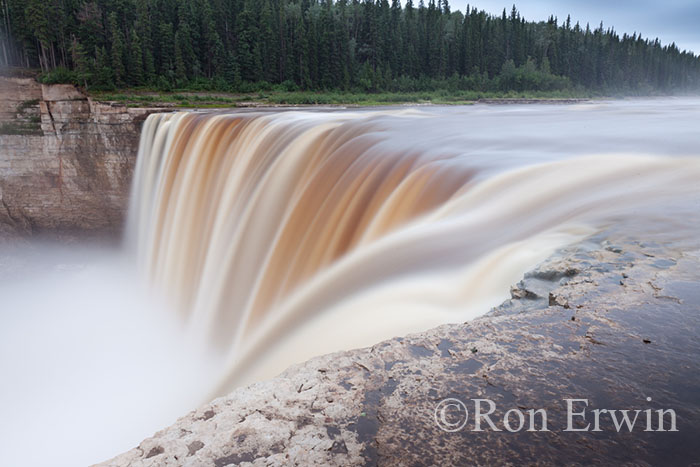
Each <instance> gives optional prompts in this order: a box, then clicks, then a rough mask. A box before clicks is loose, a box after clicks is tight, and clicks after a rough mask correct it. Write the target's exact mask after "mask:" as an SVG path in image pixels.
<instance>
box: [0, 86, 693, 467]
mask: <svg viewBox="0 0 700 467" xmlns="http://www.w3.org/2000/svg"><path fill="white" fill-rule="evenodd" d="M699 121H700V100H696V99H695V100H693V99H673V100H671V99H665V100H639V101H617V102H596V103H581V104H575V105H529V106H528V105H503V106H499V105H475V106H468V107H423V108H400V109H388V110H352V111H351V110H334V111H318V110H316V111H298V110H296V111H279V112H269V111H266V112H237V113H236V112H225V113H224V112H206V113H202V112H181V113H172V114H160V115H152V116H151V117H149V119H148V120H147V121H146V122H145V124H144V127H143V131H142V137H141V144H140V149H139V156H138V162H137V167H136V172H135V178H134V185H133V192H132V198H131V206H130V210H129V221H128V226H127V231H126V240H125V244H124V246H123V247H120V248H118V249H114V248H111V249H109V248H97V247H89V246H82V247H80V248H78V247H75V246H74V247H69V248H68V247H57V246H51V245H41V246H37V245H31V246H26V247H24V249H22V250H17V249H15V250H13V252H11V253H7V254H5V255H4V256H2V258H3V261H4V262H5V265H3V266H0V274H3V283H2V284H1V285H0V289H1V290H0V293H2V296H3V303H4V304H3V307H2V310H3V312H2V316H0V320H1V321H0V322H1V323H2V329H1V330H0V338H1V339H0V346H1V349H0V371H2V374H3V381H4V384H3V385H2V388H1V389H0V404H2V409H3V413H4V414H5V417H4V418H5V420H4V421H3V424H2V432H0V436H1V437H2V441H1V442H0V443H1V444H3V445H6V446H7V447H3V450H2V454H0V459H7V461H8V462H11V463H10V464H7V465H12V461H13V460H22V463H23V464H26V463H27V462H29V463H30V464H31V463H34V464H37V465H39V464H42V462H45V461H46V457H45V456H46V455H47V454H46V452H48V453H49V455H50V456H51V459H52V462H51V463H52V465H59V464H65V465H75V464H80V463H86V462H96V461H99V460H103V459H104V458H108V457H109V456H111V455H115V454H117V453H118V452H119V451H120V450H125V449H128V448H130V447H132V446H133V445H135V444H136V443H137V442H138V441H139V440H140V439H142V438H143V437H145V436H148V435H150V434H151V433H152V432H153V431H155V430H156V429H158V428H160V427H162V426H165V425H167V424H168V423H171V422H172V421H174V419H175V418H176V417H177V416H178V415H181V414H183V413H185V412H186V411H188V410H190V409H192V408H194V407H196V406H197V405H198V404H200V403H203V402H206V401H207V400H209V399H210V398H212V397H215V396H218V395H222V394H225V393H226V392H228V391H230V390H231V389H232V388H234V387H237V386H240V385H242V384H246V383H250V382H253V381H257V380H261V379H263V378H269V377H272V376H274V375H276V374H277V373H279V372H280V371H282V370H284V369H285V368H286V367H288V366H289V365H291V364H293V363H297V362H301V361H304V360H306V359H308V358H310V357H312V356H314V355H319V354H323V353H328V352H334V351H339V350H345V349H350V348H356V347H361V346H368V345H372V344H375V343H377V342H379V341H381V340H383V339H388V338H391V337H394V336H399V335H405V334H407V333H412V332H419V331H422V330H426V329H429V328H431V327H434V326H437V325H440V324H444V323H456V322H463V321H466V320H469V319H472V318H474V317H477V316H480V315H483V314H485V313H487V312H488V311H489V309H490V308H491V307H493V306H495V305H498V304H499V303H500V302H502V301H503V300H504V299H506V298H508V296H509V286H510V285H511V284H513V283H515V282H517V281H518V280H519V279H520V277H521V276H522V274H523V273H524V272H525V271H527V270H528V269H530V268H532V267H534V266H535V265H536V264H537V263H539V262H541V261H542V260H544V259H545V258H547V257H548V256H550V255H552V254H553V253H554V252H555V251H556V250H557V249H558V248H561V247H563V246H565V245H569V244H572V243H575V242H578V241H581V240H583V239H585V238H586V237H587V236H590V235H592V234H594V233H596V232H600V231H601V230H607V231H619V232H624V233H625V234H626V235H627V236H632V237H636V238H639V239H643V240H649V239H653V240H655V241H659V242H666V243H673V244H677V245H682V244H684V243H692V242H694V241H696V240H697V238H698V234H699V233H700V229H699V228H698V223H699V222H700V216H699V215H698V212H700V209H699V208H700V153H699V149H698V148H700V144H699V143H700V132H699V131H698V126H697V122H699ZM8 271H9V272H8ZM37 440H42V441H41V443H42V445H44V446H47V447H45V448H44V449H43V450H44V451H45V452H43V453H42V452H32V451H31V450H32V446H34V445H35V444H36V442H37ZM77 440H80V441H81V445H82V446H85V445H91V450H89V451H86V452H83V451H82V450H81V452H75V451H74V450H71V442H73V443H75V442H76V441H77ZM88 440H89V441H88ZM2 463H4V462H2Z"/></svg>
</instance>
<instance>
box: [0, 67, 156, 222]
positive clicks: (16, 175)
mask: <svg viewBox="0 0 700 467" xmlns="http://www.w3.org/2000/svg"><path fill="white" fill-rule="evenodd" d="M154 111H157V109H135V108H128V107H127V106H125V105H110V104H104V103H99V102H95V101H93V100H92V99H90V98H89V97H88V96H86V95H85V94H83V93H81V92H80V91H79V90H78V89H77V88H75V87H74V86H71V85H42V84H39V83H38V82H36V81H35V80H34V79H32V78H10V77H0V235H2V234H5V235H7V234H22V235H29V234H42V233H70V232H108V233H118V232H119V231H120V229H121V226H122V223H123V219H124V216H125V213H126V208H127V205H128V198H129V189H130V181H131V175H132V172H133V168H134V165H135V161H136V153H137V149H138V141H139V135H140V130H141V123H142V122H143V120H144V119H145V118H146V116H147V115H148V114H149V113H152V112H154Z"/></svg>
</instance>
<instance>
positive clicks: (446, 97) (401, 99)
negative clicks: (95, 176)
mask: <svg viewBox="0 0 700 467" xmlns="http://www.w3.org/2000/svg"><path fill="white" fill-rule="evenodd" d="M91 96H92V97H93V98H94V99H95V100H99V101H103V102H119V103H123V104H126V105H128V106H131V107H162V106H166V107H175V108H229V107H230V108H236V107H265V106H307V105H308V106H311V105H330V106H358V107H360V106H362V107H368V106H387V105H404V104H424V105H425V104H433V105H465V104H471V103H474V102H476V101H478V100H481V99H504V100H513V99H527V100H531V99H535V100H537V99H544V100H549V99H586V98H591V97H595V96H594V95H593V94H592V93H586V92H572V91H549V92H544V91H527V92H515V91H509V92H480V91H448V90H438V91H431V92H413V93H390V92H385V93H381V92H380V93H350V92H305V91H263V92H256V93H237V94H236V93H218V92H188V91H173V92H158V91H152V90H148V89H126V90H121V91H118V92H93V93H91Z"/></svg>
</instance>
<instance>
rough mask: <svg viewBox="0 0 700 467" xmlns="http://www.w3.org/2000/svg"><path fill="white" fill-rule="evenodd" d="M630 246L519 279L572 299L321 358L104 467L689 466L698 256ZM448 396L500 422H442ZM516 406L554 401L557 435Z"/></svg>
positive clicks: (696, 387)
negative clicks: (662, 420)
mask: <svg viewBox="0 0 700 467" xmlns="http://www.w3.org/2000/svg"><path fill="white" fill-rule="evenodd" d="M624 251H625V255H626V256H625V258H624V260H622V261H621V260H620V253H617V252H612V251H609V250H606V249H605V248H604V247H603V246H602V245H600V244H599V245H598V248H592V249H591V248H587V249H582V248H580V247H578V248H570V249H567V250H565V251H563V252H561V254H560V255H558V256H557V258H554V259H552V260H550V261H547V262H546V263H545V264H543V265H542V266H541V267H540V268H538V269H537V270H539V271H548V272H547V273H546V274H537V273H533V274H529V275H527V276H526V277H525V279H523V288H525V289H527V287H528V281H530V280H536V281H539V282H538V283H537V284H538V287H541V288H544V284H545V280H548V281H549V282H548V284H549V294H550V296H552V297H556V298H555V299H554V300H555V302H557V303H559V302H560V300H561V299H563V298H564V297H566V300H567V303H568V304H569V306H570V309H567V308H564V307H561V306H557V307H549V306H548V304H547V303H546V302H545V301H544V300H531V299H527V298H525V297H522V298H519V297H517V296H516V297H514V298H513V299H512V300H509V301H508V302H506V303H504V304H503V305H502V306H501V307H499V308H497V309H496V310H495V311H494V312H492V313H490V314H488V315H486V316H484V317H482V318H479V319H476V320H474V321H472V322H469V323H467V324H462V325H445V326H441V327H439V328H436V329H432V330H429V331H426V332H423V333H419V334H415V335H411V336H407V337H405V338H397V339H393V340H389V341H386V342H382V343H379V344H377V345H375V346H373V347H371V348H367V349H360V350H355V351H350V352H341V353H336V354H332V355H326V356H322V357H318V358H314V359H312V360H310V361H308V362H306V363H304V364H301V365H297V366H294V367H292V368H289V369H288V370H287V371H285V372H284V373H283V374H281V375H280V376H279V377H277V378H275V379H273V380H270V381H265V382H261V383H257V384H254V385H251V386H249V387H245V388H240V389H237V390H235V391H233V392H232V393H231V394H229V395H227V396H225V397H221V398H219V399H216V400H214V401H212V402H211V403H209V404H207V405H205V406H203V407H201V408H199V409H197V410H195V411H193V412H191V413H189V414H188V415H186V416H184V417H183V418H181V419H180V420H178V421H177V422H176V423H175V424H174V425H173V426H171V427H169V428H166V429H164V430H162V431H160V432H158V433H156V434H155V435H154V436H153V437H152V438H149V439H147V440H144V441H143V442H142V443H141V444H140V445H139V446H138V447H137V448H135V449H133V450H131V451H129V452H127V453H124V454H122V455H120V456H118V457H116V458H114V459H112V460H110V461H107V462H105V463H104V464H102V465H104V466H112V467H122V466H131V467H136V466H180V465H185V466H200V465H212V466H226V465H261V466H262V465H303V466H307V465H376V464H378V465H402V466H411V465H416V466H417V465H524V464H538V465H562V464H564V463H566V464H582V465H591V464H606V465H611V464H619V465H623V464H629V463H630V462H633V463H634V464H635V465H637V464H642V465H655V464H659V465H662V464H663V465H667V464H668V463H669V460H670V459H672V463H673V464H677V465H688V464H691V463H692V462H694V461H697V459H699V458H700V445H698V443H697V442H695V441H696V440H697V439H698V435H699V434H700V429H699V428H698V427H699V426H700V403H699V402H700V400H699V399H698V395H699V394H700V359H699V358H698V355H700V340H698V339H697V335H696V333H697V329H700V295H699V294H698V288H697V283H698V282H699V281H700V268H699V267H698V266H699V265H700V251H690V252H688V251H685V252H683V251H671V250H664V249H663V248H660V247H658V248H656V249H654V250H653V251H651V250H650V249H649V248H648V247H645V246H643V245H640V244H638V243H633V242H631V243H629V244H625V245H624ZM660 265H661V266H660ZM537 270H536V271H537ZM620 274H625V275H626V276H627V278H626V279H625V281H626V286H625V287H621V286H620V285H619V278H620ZM564 276H565V277H567V279H568V280H567V281H565V282H564V283H561V280H560V278H561V277H564ZM650 284H653V286H651V285H650ZM544 296H547V294H545V295H544ZM559 297H561V298H559ZM681 303H683V305H682V306H681V305H680V304H681ZM647 397H651V398H652V402H648V401H647ZM446 398H457V399H459V400H461V401H463V402H464V403H465V404H467V407H468V408H469V410H471V411H472V412H471V414H472V415H473V414H474V412H473V409H474V405H473V404H474V402H473V401H474V400H475V399H488V400H491V401H493V402H494V403H495V404H496V410H495V412H494V414H493V415H492V416H491V418H492V419H493V420H494V421H495V426H496V427H497V428H499V429H500V430H502V431H494V430H491V429H486V430H484V431H481V432H477V431H474V420H473V418H470V419H468V423H467V424H466V425H465V428H464V429H462V430H456V431H455V432H447V431H445V430H443V429H442V428H441V427H440V426H439V425H438V423H437V420H438V418H436V413H437V412H436V410H437V408H438V405H439V404H440V402H441V401H442V400H444V399H446ZM564 398H576V399H579V398H580V399H587V400H588V404H589V406H588V409H589V410H591V409H594V408H601V409H602V408H604V409H640V410H643V409H648V408H649V409H654V410H656V409H673V410H675V412H676V413H677V416H678V424H679V431H678V432H673V433H669V432H645V431H644V428H645V425H643V424H642V425H639V426H637V427H636V429H635V430H634V431H633V432H631V433H630V432H627V431H626V430H622V431H621V432H619V433H618V432H617V431H616V430H615V428H614V426H613V424H612V422H611V420H610V419H609V418H604V419H603V422H602V425H601V427H602V431H601V432H595V433H594V432H591V431H583V432H566V431H564V429H565V428H566V404H565V402H564V400H563V399H564ZM510 409H517V410H521V411H526V410H528V409H545V410H546V412H547V415H548V429H549V431H547V432H544V431H534V432H528V431H526V430H521V431H517V432H514V433H511V432H508V431H505V429H504V428H505V425H504V423H503V418H504V415H505V413H506V412H507V411H508V410H510ZM654 414H655V412H654ZM591 418H592V415H590V412H589V419H588V421H589V422H590V421H591ZM511 422H513V424H515V425H516V426H517V419H516V418H515V417H512V418H511ZM584 425H585V424H584ZM654 426H655V427H657V425H656V422H654ZM538 427H539V428H541V425H539V426H538ZM577 427H578V425H577Z"/></svg>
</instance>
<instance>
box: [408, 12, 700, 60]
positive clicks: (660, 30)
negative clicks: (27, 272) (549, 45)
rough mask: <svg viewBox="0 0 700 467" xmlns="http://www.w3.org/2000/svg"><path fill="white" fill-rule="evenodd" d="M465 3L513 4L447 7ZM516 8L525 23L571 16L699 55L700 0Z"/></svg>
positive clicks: (592, 24) (572, 21)
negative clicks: (640, 34) (656, 39)
mask: <svg viewBox="0 0 700 467" xmlns="http://www.w3.org/2000/svg"><path fill="white" fill-rule="evenodd" d="M404 3H405V2H404ZM413 3H414V4H415V5H417V4H418V1H417V0H414V2H413ZM426 3H427V0H426ZM467 3H470V4H471V5H472V6H475V7H477V8H478V9H479V10H486V11H488V12H489V13H494V14H501V12H503V8H504V7H505V8H506V10H507V11H508V12H510V9H511V8H512V7H513V0H510V1H506V0H450V7H451V8H452V9H453V10H454V9H460V10H461V11H464V10H465V9H466V6H467ZM515 5H516V7H517V8H518V10H519V11H520V12H521V14H522V15H523V16H525V19H527V20H528V21H539V20H545V19H547V17H549V15H551V14H554V15H555V16H557V17H558V18H559V22H560V24H561V22H562V21H564V20H565V19H566V16H567V15H568V14H571V23H572V24H575V23H576V21H578V22H580V23H581V26H582V27H585V26H586V23H590V24H591V28H595V27H597V26H598V25H599V24H600V22H601V21H603V24H604V25H605V27H606V29H607V27H608V26H613V27H615V30H616V31H617V32H619V33H620V35H622V33H625V32H626V33H629V34H632V33H633V32H637V33H639V32H641V33H642V35H643V36H644V37H647V38H651V39H655V38H657V37H658V38H659V40H661V42H662V43H663V44H664V45H665V44H670V43H671V42H675V43H676V45H677V46H678V47H679V48H680V49H681V50H683V49H687V50H691V51H693V52H695V53H696V54H698V53H700V0H664V1H659V0H521V1H518V2H515Z"/></svg>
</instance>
